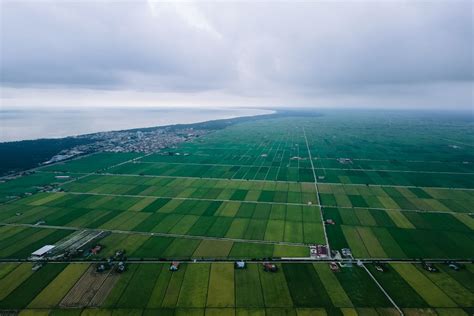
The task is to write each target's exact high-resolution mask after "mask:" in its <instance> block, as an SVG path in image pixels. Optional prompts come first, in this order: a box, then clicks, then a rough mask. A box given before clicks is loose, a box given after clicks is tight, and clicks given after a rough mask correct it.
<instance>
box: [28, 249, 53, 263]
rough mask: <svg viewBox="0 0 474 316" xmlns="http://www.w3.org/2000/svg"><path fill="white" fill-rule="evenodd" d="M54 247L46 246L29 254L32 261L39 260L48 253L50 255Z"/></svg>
mask: <svg viewBox="0 0 474 316" xmlns="http://www.w3.org/2000/svg"><path fill="white" fill-rule="evenodd" d="M54 247H55V246H53V245H46V246H43V247H41V248H40V249H38V250H36V251H34V252H32V253H31V258H32V259H33V260H40V259H43V258H44V257H45V255H47V254H48V253H51V251H52V250H53V249H54Z"/></svg>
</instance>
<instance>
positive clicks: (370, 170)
mask: <svg viewBox="0 0 474 316" xmlns="http://www.w3.org/2000/svg"><path fill="white" fill-rule="evenodd" d="M313 159H314V160H318V159H319V158H312V160H313ZM134 163H136V164H151V165H154V164H156V165H159V164H164V165H190V166H212V167H269V166H267V165H264V164H263V163H262V164H260V165H240V164H221V163H197V162H166V161H135V162H134ZM291 168H294V169H298V167H291ZM314 169H315V170H323V171H324V170H336V171H337V170H342V171H369V172H402V173H417V174H425V173H426V174H456V175H473V174H474V172H453V171H420V170H400V169H365V168H334V167H332V168H331V167H329V168H318V167H315V168H314Z"/></svg>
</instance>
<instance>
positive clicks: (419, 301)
mask: <svg viewBox="0 0 474 316" xmlns="http://www.w3.org/2000/svg"><path fill="white" fill-rule="evenodd" d="M366 266H367V268H368V269H369V271H370V272H371V273H372V275H373V276H374V277H375V278H376V279H377V281H378V282H379V283H380V284H382V286H383V288H384V289H385V291H387V293H388V294H389V295H390V297H391V298H392V299H393V300H395V302H396V303H397V305H399V306H400V307H404V308H405V307H418V308H421V307H428V304H427V303H426V302H425V300H423V298H422V297H421V296H420V295H419V294H418V293H417V292H416V291H415V290H414V289H413V288H412V287H411V286H410V285H409V284H408V283H407V282H406V281H405V279H403V278H402V277H401V276H400V274H398V272H397V271H396V270H395V269H392V268H390V266H388V269H386V271H384V272H379V271H377V270H376V269H375V268H374V266H373V265H371V264H366Z"/></svg>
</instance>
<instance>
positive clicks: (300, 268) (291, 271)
mask: <svg viewBox="0 0 474 316" xmlns="http://www.w3.org/2000/svg"><path fill="white" fill-rule="evenodd" d="M283 272H284V273H285V278H286V282H287V284H288V288H289V289H290V293H291V297H292V299H293V303H294V304H295V306H299V307H324V306H332V302H331V300H330V298H329V296H328V294H327V292H326V290H325V289H324V286H323V284H322V282H321V280H320V278H319V276H318V275H317V274H316V271H315V270H314V268H313V265H311V264H302V263H292V264H283Z"/></svg>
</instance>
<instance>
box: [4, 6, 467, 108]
mask: <svg viewBox="0 0 474 316" xmlns="http://www.w3.org/2000/svg"><path fill="white" fill-rule="evenodd" d="M0 3H1V8H0V11H1V29H0V35H1V39H0V45H1V46H0V75H1V76H0V88H1V91H0V92H1V95H0V101H1V107H2V108H16V107H42V106H43V107H46V106H47V107H94V106H106V107H121V106H137V107H138V106H140V107H141V106H159V107H179V106H182V107H198V108H199V107H236V106H239V107H268V108H277V107H315V108H318V107H324V108H327V107H329V108H332V107H335V108H337V107H339V108H341V107H368V108H400V109H418V108H423V109H424V108H434V109H456V110H465V109H467V110H472V109H473V108H474V101H473V92H472V91H473V88H474V85H473V79H474V75H473V74H474V64H473V38H474V36H473V3H474V2H473V1H471V0H466V1H464V0H449V1H448V0H446V1H443V0H436V1H421V0H420V1H416V0H410V1H398V0H385V1H384V0H380V1H368V0H367V1H357V0H347V1H337V0H336V1H250V0H248V1H233V2H230V1H167V2H165V1H156V0H148V1H147V0H135V1H122V0H115V1H105V0H99V1H92V0H87V1H81V0H79V1H78V0H75V1H70V0H57V1H45V0H29V1H22V0H0Z"/></svg>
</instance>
